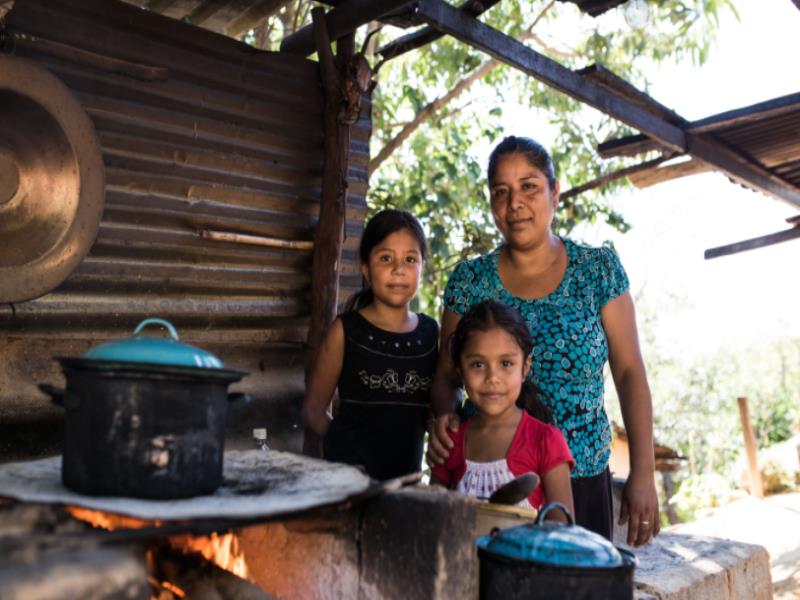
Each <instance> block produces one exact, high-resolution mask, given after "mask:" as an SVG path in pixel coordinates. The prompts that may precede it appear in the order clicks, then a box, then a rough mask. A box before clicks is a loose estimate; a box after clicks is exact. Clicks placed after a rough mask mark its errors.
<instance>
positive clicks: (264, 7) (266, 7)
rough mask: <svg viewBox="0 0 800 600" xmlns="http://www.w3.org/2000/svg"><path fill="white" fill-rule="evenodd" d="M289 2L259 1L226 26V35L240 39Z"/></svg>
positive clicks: (275, 0)
mask: <svg viewBox="0 0 800 600" xmlns="http://www.w3.org/2000/svg"><path fill="white" fill-rule="evenodd" d="M288 2H289V0H259V1H258V2H256V3H255V4H254V5H253V6H251V7H250V8H248V9H247V10H245V11H244V12H243V13H242V14H240V15H239V16H238V17H236V18H235V19H234V20H233V21H231V22H230V23H228V24H227V25H226V26H225V29H224V31H225V35H229V36H231V37H234V38H238V37H239V36H241V35H244V34H245V33H247V32H248V31H250V30H251V29H253V28H254V27H256V26H257V25H258V24H259V23H261V22H262V21H263V20H264V19H267V18H269V17H270V16H272V15H273V14H275V13H276V12H278V10H280V8H281V7H283V5H284V4H287V3H288Z"/></svg>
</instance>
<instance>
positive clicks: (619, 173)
mask: <svg viewBox="0 0 800 600" xmlns="http://www.w3.org/2000/svg"><path fill="white" fill-rule="evenodd" d="M670 158H671V157H670V156H659V157H658V158H654V159H653V160H648V161H646V162H643V163H639V164H638V165H632V166H630V167H625V168H623V169H618V170H616V171H612V172H611V173H606V174H605V175H602V176H600V177H598V178H596V179H593V180H592V181H588V182H586V183H583V184H581V185H577V186H575V187H574V188H571V189H569V190H567V191H566V192H564V193H563V194H561V196H560V198H561V200H566V199H567V198H571V197H573V196H577V195H578V194H582V193H583V192H586V191H588V190H591V189H594V188H596V187H600V186H603V185H606V184H608V183H611V182H612V181H616V180H617V179H622V178H623V177H631V176H633V175H635V174H636V173H641V172H642V171H652V170H653V169H655V168H656V167H657V166H658V165H660V164H661V163H662V162H664V161H665V160H669V159H670Z"/></svg>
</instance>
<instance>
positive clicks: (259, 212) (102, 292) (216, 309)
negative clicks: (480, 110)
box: [0, 0, 371, 459]
mask: <svg viewBox="0 0 800 600" xmlns="http://www.w3.org/2000/svg"><path fill="white" fill-rule="evenodd" d="M7 29H8V33H9V34H11V36H12V44H10V47H11V49H12V50H13V52H14V53H15V54H16V55H18V56H21V57H25V58H29V59H33V60H35V61H37V62H38V63H39V64H40V65H43V66H44V67H46V68H47V69H49V70H50V71H51V72H52V73H54V74H55V75H56V76H58V77H59V78H60V79H61V80H62V81H64V82H65V83H66V84H67V86H68V87H69V88H70V89H71V90H72V91H73V92H74V93H75V94H76V96H77V97H78V98H79V100H80V101H81V103H82V105H83V106H84V107H85V109H86V111H87V113H88V114H89V116H90V117H91V118H92V120H93V122H94V124H95V127H96V129H97V134H98V137H99V139H100V142H101V145H102V150H103V157H104V162H105V165H106V205H105V211H104V214H103V219H102V223H101V226H100V231H99V233H98V236H97V240H96V242H95V244H94V246H93V247H92V249H91V251H90V253H89V256H88V257H87V258H86V259H85V260H84V261H83V262H82V263H81V265H80V266H79V267H78V269H77V270H76V271H75V272H74V273H73V274H72V275H71V276H70V277H69V278H68V279H67V280H66V281H65V282H64V284H62V285H61V286H60V287H59V288H58V289H56V290H54V291H53V292H52V293H50V294H47V295H46V296H43V297H42V298H39V299H37V300H34V301H30V302H25V303H21V304H18V305H16V306H14V307H9V306H6V307H2V308H0V332H2V334H0V335H2V337H0V459H2V457H3V455H4V454H5V455H12V454H22V455H24V454H27V453H29V451H30V448H35V449H39V448H44V446H43V445H42V440H41V439H39V435H40V434H44V435H45V437H48V438H49V437H53V438H54V439H53V444H50V445H52V446H55V443H56V442H57V438H58V436H57V435H55V436H53V435H52V429H51V428H48V429H45V430H43V431H40V429H41V426H42V424H43V423H45V422H47V423H50V422H55V420H57V419H58V416H59V415H58V411H57V410H56V409H55V408H53V407H50V406H49V405H48V403H47V400H46V399H45V398H44V396H43V395H41V394H40V393H39V392H38V391H37V389H36V384H38V383H40V382H43V381H48V382H54V383H59V382H60V381H61V379H60V374H59V371H58V368H57V366H56V364H55V363H54V362H53V360H52V357H53V356H56V355H74V354H77V353H80V352H82V351H83V350H84V349H85V348H87V347H89V346H91V345H94V344H96V343H98V342H100V341H102V340H105V339H109V338H114V337H120V336H125V335H127V334H128V333H129V332H130V331H131V330H132V329H133V327H134V326H135V325H136V324H137V323H138V322H139V321H140V320H141V319H143V318H145V317H150V316H159V317H164V318H167V319H169V320H171V321H172V322H173V323H174V324H175V325H176V327H177V328H178V330H179V332H180V333H181V334H182V339H183V340H184V341H188V342H189V343H194V344H196V345H201V346H202V347H204V348H207V349H209V350H211V351H213V352H215V353H216V354H218V355H219V356H220V358H222V360H223V362H225V363H226V364H227V365H230V366H235V367H238V368H244V369H248V370H250V371H251V372H252V374H251V375H250V376H249V377H248V378H247V379H246V380H245V381H244V382H243V383H242V384H241V385H240V386H239V388H238V389H244V390H246V391H249V392H251V393H252V394H253V395H254V397H255V402H254V404H253V405H252V406H251V407H250V408H249V409H246V411H245V412H244V413H243V414H241V415H239V416H238V417H237V418H234V419H233V422H234V424H235V425H236V427H238V430H241V431H246V430H248V429H249V428H250V427H255V426H266V427H267V428H268V429H269V431H270V434H271V437H272V438H273V439H274V438H279V439H277V440H275V441H276V444H278V445H283V446H284V447H287V446H288V447H294V448H296V447H299V431H300V430H299V427H297V425H298V417H297V415H298V411H297V408H298V404H299V401H300V396H301V395H302V391H303V383H302V347H301V344H302V342H303V341H304V340H305V336H306V331H307V317H308V312H309V298H310V277H309V274H310V266H311V252H310V251H301V250H287V249H272V248H268V247H264V246H256V245H246V244H238V243H230V242H219V241H212V240H209V239H204V238H202V237H201V235H200V234H201V232H203V231H207V230H213V231H222V232H232V233H243V234H248V235H255V236H266V237H272V238H280V239H284V240H313V236H314V230H315V227H316V221H317V213H318V208H319V197H320V183H321V172H322V115H321V109H322V97H321V86H320V82H319V75H318V70H317V64H316V63H315V62H312V61H307V60H304V59H299V58H297V57H295V56H287V55H283V54H276V53H267V52H261V51H256V50H254V49H253V48H251V47H249V46H246V45H244V44H240V43H238V42H236V41H234V40H232V39H229V38H226V37H223V36H220V35H216V34H213V33H210V32H208V31H205V30H202V29H199V28H196V27H192V26H190V25H186V24H183V23H179V22H177V21H174V20H171V19H169V18H166V17H162V16H160V15H155V14H152V13H148V12H146V11H144V10H141V9H138V8H136V7H134V6H130V5H128V4H124V3H122V2H117V1H116V0H81V1H80V2H74V1H66V0H60V1H59V0H17V2H16V4H15V6H14V8H13V9H12V11H11V13H9V15H8V18H7ZM109 58H112V59H115V60H108V59H109ZM120 61H124V62H120ZM130 63H133V64H132V65H131V64H130ZM369 109H370V107H369V106H368V105H367V104H366V103H365V106H364V107H363V110H362V117H361V119H360V120H359V122H358V123H357V124H356V126H355V127H354V130H353V137H352V143H351V166H350V187H349V194H348V210H347V225H346V238H347V239H346V241H345V249H344V257H343V261H342V264H341V282H340V283H341V297H342V298H344V297H345V296H346V295H348V294H349V293H350V292H352V291H353V290H354V289H355V288H356V287H358V285H359V277H358V275H357V256H356V246H357V241H358V236H359V234H360V231H361V228H362V224H363V220H364V216H365V213H366V200H365V195H366V191H367V175H366V165H367V160H368V142H369V135H370V127H371V123H370V120H369V114H370V112H369ZM48 432H50V434H49V436H48V435H47V433H48ZM23 438H24V440H25V443H23ZM20 444H22V446H21V445H20ZM45 445H47V444H45ZM23 446H24V447H23Z"/></svg>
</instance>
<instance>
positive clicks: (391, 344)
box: [303, 210, 439, 480]
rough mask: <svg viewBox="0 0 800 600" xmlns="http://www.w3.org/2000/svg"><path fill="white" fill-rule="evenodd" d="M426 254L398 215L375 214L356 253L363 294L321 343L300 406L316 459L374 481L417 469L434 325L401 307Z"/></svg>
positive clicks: (413, 226)
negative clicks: (332, 407)
mask: <svg viewBox="0 0 800 600" xmlns="http://www.w3.org/2000/svg"><path fill="white" fill-rule="evenodd" d="M426 249H427V248H426V244H425V233H424V232H423V230H422V227H421V226H420V224H419V222H418V221H417V220H416V219H415V218H414V217H413V216H412V215H411V214H409V213H407V212H404V211H400V210H384V211H381V212H379V213H378V214H376V215H375V216H374V217H373V218H372V219H371V220H370V221H369V223H368V224H367V226H366V228H365V229H364V234H363V236H362V237H361V246H360V248H359V255H360V258H361V274H362V275H363V277H364V283H365V287H364V289H363V290H362V291H361V292H359V293H358V294H356V295H355V296H354V297H353V298H351V299H350V300H349V301H348V303H347V306H346V309H345V312H344V313H343V314H342V315H340V316H339V318H337V319H336V321H334V322H333V324H332V325H331V327H330V329H329V330H328V332H327V334H326V335H325V338H324V339H323V341H322V344H321V346H320V349H319V352H318V354H317V357H316V361H315V364H314V367H313V369H312V371H311V377H310V379H309V381H308V387H307V390H306V396H305V400H304V401H303V420H304V422H305V424H306V426H307V427H309V428H310V429H311V430H313V431H314V432H315V433H316V434H317V435H319V436H323V437H324V440H323V454H324V457H325V459H326V460H331V461H337V462H344V463H348V464H352V465H362V466H363V467H364V468H365V469H366V471H367V473H368V474H369V475H370V476H371V477H373V478H375V479H381V480H383V479H390V478H393V477H399V476H400V475H405V474H408V473H413V472H416V471H419V470H420V463H421V461H422V438H423V435H424V433H425V421H426V416H427V414H428V409H429V392H430V388H431V383H432V381H433V372H434V370H435V368H436V360H437V355H438V349H437V338H438V334H439V327H438V325H437V323H436V321H435V320H433V319H432V318H430V317H428V316H426V315H424V314H422V313H414V312H412V311H411V310H410V309H409V305H410V303H411V300H412V299H413V298H414V296H415V294H416V293H417V286H418V285H419V278H420V275H421V273H422V265H423V261H424V260H425V253H426ZM337 388H338V391H339V413H338V414H337V415H336V416H335V417H333V418H332V417H331V415H330V414H329V413H328V410H327V409H328V405H329V404H330V401H331V398H332V396H333V393H334V391H335V390H336V389H337Z"/></svg>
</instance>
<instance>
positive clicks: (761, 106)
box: [597, 93, 800, 158]
mask: <svg viewBox="0 0 800 600" xmlns="http://www.w3.org/2000/svg"><path fill="white" fill-rule="evenodd" d="M798 109H800V93H798V94H789V95H788V96H781V97H780V98H775V99H773V100H769V101H767V102H760V103H758V104H753V105H750V106H745V107H743V108H737V109H736V110H731V111H727V112H724V113H720V114H717V115H712V116H710V117H706V118H704V119H700V120H697V121H692V122H691V123H689V124H688V125H687V128H686V131H687V132H688V133H693V134H698V133H708V132H713V131H719V130H720V129H725V128H727V127H732V126H735V125H744V124H746V123H754V122H757V121H760V120H763V119H768V118H771V117H776V116H779V115H782V114H785V113H788V112H792V111H795V110H798ZM658 147H659V144H658V143H657V142H655V141H653V140H651V139H650V138H648V137H647V136H643V135H629V136H626V137H622V138H617V139H614V140H608V141H606V142H603V143H602V144H599V145H598V146H597V152H598V153H599V154H600V156H602V157H603V158H612V157H615V156H635V155H637V154H641V153H643V152H649V151H650V150H654V149H656V148H658Z"/></svg>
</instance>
